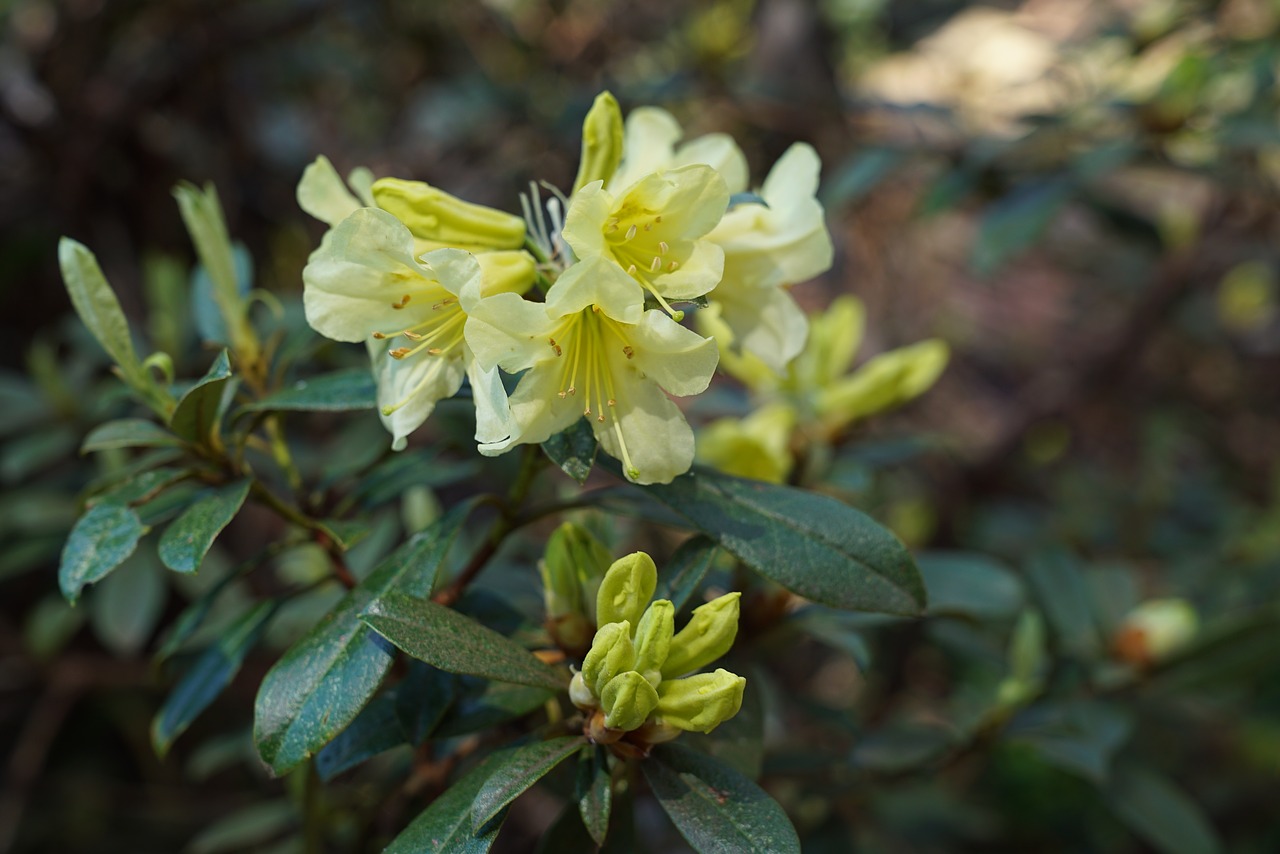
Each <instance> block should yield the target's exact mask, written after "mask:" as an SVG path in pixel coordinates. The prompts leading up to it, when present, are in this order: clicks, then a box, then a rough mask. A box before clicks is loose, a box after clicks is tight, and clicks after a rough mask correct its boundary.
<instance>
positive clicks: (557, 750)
mask: <svg viewBox="0 0 1280 854" xmlns="http://www.w3.org/2000/svg"><path fill="white" fill-rule="evenodd" d="M586 743H587V740H586V738H585V737H583V736H581V735H565V736H561V737H559V738H552V739H549V740H547V741H538V742H534V743H533V744H525V745H522V746H520V747H517V748H516V749H515V750H513V751H511V752H509V753H504V754H502V755H500V756H498V757H497V758H496V759H495V760H494V762H493V769H492V771H491V773H490V775H489V779H488V780H486V781H485V784H484V785H483V786H481V787H480V791H478V792H476V798H475V800H474V801H473V802H472V804H471V826H472V827H473V828H474V829H475V830H476V831H477V832H478V831H479V830H480V828H482V827H484V826H485V825H486V824H488V823H489V822H491V821H493V820H494V819H495V818H497V817H498V814H499V813H501V812H502V811H503V810H504V809H506V808H507V806H508V805H509V804H510V803H511V802H512V801H514V800H515V799H516V798H518V797H519V796H520V795H522V794H524V792H525V791H527V790H528V789H529V787H530V786H532V785H533V784H534V783H536V782H538V781H539V780H541V779H542V778H543V777H545V776H546V775H547V774H548V773H549V772H550V771H551V769H553V768H555V767H556V766H557V765H559V764H560V763H561V762H563V761H564V760H566V759H568V758H569V757H570V756H572V755H573V754H574V753H576V752H577V751H579V750H581V749H582V748H583V747H584V746H585V745H586Z"/></svg>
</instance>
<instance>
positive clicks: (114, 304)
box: [58, 237, 142, 380]
mask: <svg viewBox="0 0 1280 854" xmlns="http://www.w3.org/2000/svg"><path fill="white" fill-rule="evenodd" d="M58 265H59V266H60V267H61V268H62V281H63V282H64V283H65V284H66V286H67V293H68V294H69V295H70V297H71V304H72V305H73V306H75V309H76V314H78V315H80V319H81V320H82V321H84V325H85V326H87V327H88V328H89V331H90V332H92V333H93V337H94V338H96V339H98V343H99V344H101V345H102V349H104V350H106V351H107V353H108V354H109V355H110V356H111V358H112V359H114V360H115V363H116V364H117V365H119V366H120V369H121V370H122V371H123V372H124V375H125V377H126V378H129V379H131V380H133V379H136V378H137V377H138V376H139V375H140V374H141V373H142V368H141V366H140V365H139V364H138V356H137V354H136V353H134V351H133V341H132V339H131V338H130V337H129V323H128V321H126V320H125V317H124V312H123V311H122V310H121V309H120V301H119V300H118V299H116V295H115V291H113V290H111V285H109V284H107V278H106V276H104V275H103V274H102V268H101V267H99V266H98V259H97V258H95V257H94V255H93V252H91V251H90V250H89V248H88V247H87V246H85V245H84V244H83V243H79V242H77V241H75V240H72V239H71V238H69V237H64V238H62V240H60V241H59V242H58Z"/></svg>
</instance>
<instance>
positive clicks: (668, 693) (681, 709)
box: [657, 669, 747, 732]
mask: <svg viewBox="0 0 1280 854" xmlns="http://www.w3.org/2000/svg"><path fill="white" fill-rule="evenodd" d="M746 687H747V680H746V679H744V678H743V677H741V676H737V675H735V674H733V673H730V672H729V671H728V670H724V669H720V670H717V671H716V672H715V673H699V674H697V675H696V676H688V677H686V678H684V679H673V680H670V681H667V682H663V683H662V684H661V685H659V686H658V709H657V713H658V714H657V717H658V721H659V722H660V723H664V724H667V725H669V726H674V727H679V728H680V729H683V730H689V731H690V732H711V731H712V730H713V729H715V728H716V727H718V726H719V725H720V724H722V723H724V722H725V721H727V720H728V719H729V718H731V717H733V716H734V715H736V714H737V713H738V709H740V708H742V692H743V690H744V689H745V688H746Z"/></svg>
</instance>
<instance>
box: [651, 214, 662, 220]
mask: <svg viewBox="0 0 1280 854" xmlns="http://www.w3.org/2000/svg"><path fill="white" fill-rule="evenodd" d="M653 221H654V222H662V214H658V215H657V216H655V217H654V218H653Z"/></svg>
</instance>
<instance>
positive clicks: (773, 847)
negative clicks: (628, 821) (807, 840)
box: [640, 744, 800, 854]
mask: <svg viewBox="0 0 1280 854" xmlns="http://www.w3.org/2000/svg"><path fill="white" fill-rule="evenodd" d="M640 767H641V768H642V769H643V770H644V776H645V779H646V780H648V781H649V787H650V788H651V789H652V790H653V794H654V797H656V798H657V799H658V803H659V804H661V805H662V808H663V809H664V810H666V812H667V815H669V816H670V817H671V820H672V821H673V822H675V825H676V829H677V830H679V831H680V833H681V834H682V835H683V836H684V838H685V839H686V840H688V842H689V844H690V845H691V846H692V847H693V849H694V850H695V851H700V852H728V851H733V852H743V854H745V852H754V851H759V852H762V854H763V852H768V854H786V853H787V852H792V851H794V852H796V854H799V851H800V840H799V838H798V837H797V836H796V831H795V828H794V827H792V826H791V822H790V820H788V819H787V814H786V813H784V812H783V811H782V807H780V806H778V804H777V802H776V801H774V800H773V798H771V797H769V796H768V795H767V794H765V792H764V790H762V789H761V788H760V787H759V786H757V785H756V784H755V783H753V782H751V781H750V780H748V779H747V778H746V777H744V776H742V775H741V774H739V773H738V772H737V771H735V770H733V769H732V768H730V767H729V766H727V765H724V764H722V763H721V762H718V761H716V760H715V759H712V758H711V757H710V756H707V755H705V754H702V753H698V752H697V751H695V750H690V749H689V748H687V747H680V746H679V745H676V744H660V745H658V746H657V747H655V748H654V749H653V753H652V754H651V755H650V756H649V758H648V759H647V760H646V761H645V762H643V763H642V764H641V766H640Z"/></svg>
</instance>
